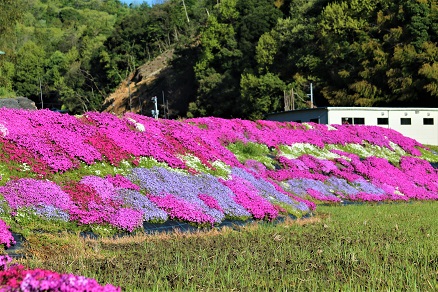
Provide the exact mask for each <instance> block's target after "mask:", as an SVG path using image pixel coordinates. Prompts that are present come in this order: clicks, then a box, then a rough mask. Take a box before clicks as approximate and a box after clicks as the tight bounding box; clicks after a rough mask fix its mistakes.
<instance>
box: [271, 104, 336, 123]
mask: <svg viewBox="0 0 438 292" xmlns="http://www.w3.org/2000/svg"><path fill="white" fill-rule="evenodd" d="M267 120H271V121H278V122H299V123H305V122H317V123H318V124H327V123H328V112H327V109H326V108H314V109H307V110H295V111H287V112H280V113H274V114H269V115H268V116H267Z"/></svg>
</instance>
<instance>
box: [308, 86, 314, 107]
mask: <svg viewBox="0 0 438 292" xmlns="http://www.w3.org/2000/svg"><path fill="white" fill-rule="evenodd" d="M307 96H310V108H313V84H312V83H310V94H307Z"/></svg>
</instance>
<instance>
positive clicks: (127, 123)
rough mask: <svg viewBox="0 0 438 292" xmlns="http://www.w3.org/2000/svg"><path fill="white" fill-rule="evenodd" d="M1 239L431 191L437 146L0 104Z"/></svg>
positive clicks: (388, 134) (260, 214) (330, 129)
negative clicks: (31, 108) (14, 107)
mask: <svg viewBox="0 0 438 292" xmlns="http://www.w3.org/2000/svg"><path fill="white" fill-rule="evenodd" d="M0 130H1V131H0V243H2V244H3V245H4V246H5V247H6V248H7V247H9V246H11V245H13V244H14V238H13V236H12V234H11V230H12V231H14V232H16V233H20V234H26V233H29V232H31V231H35V230H38V231H55V232H60V231H63V230H65V229H66V228H68V229H73V230H77V231H93V232H94V233H97V234H101V235H110V234H115V233H117V232H128V233H131V232H136V231H138V230H141V229H142V226H143V223H144V222H153V223H160V222H165V221H166V220H177V221H184V222H189V223H191V224H193V225H196V226H200V227H208V226H210V227H212V226H215V225H218V224H220V223H221V222H222V221H224V220H227V219H228V220H229V219H231V220H247V219H250V218H251V219H256V220H266V221H272V220H274V219H276V218H279V217H285V216H286V217H287V216H289V215H293V216H295V217H301V216H303V215H306V214H309V213H311V212H312V211H313V210H314V209H315V208H316V205H317V203H320V202H324V203H333V204H339V203H342V202H345V201H360V202H393V201H413V200H437V199H438V170H437V169H436V168H434V167H433V165H435V164H431V163H436V162H438V153H437V151H436V149H435V150H434V149H430V148H428V147H426V146H424V145H421V144H420V143H418V142H416V141H415V140H412V139H410V138H407V137H404V136H402V135H401V134H399V133H397V132H395V131H392V130H390V129H385V128H381V127H373V126H352V125H332V126H326V125H319V124H313V123H307V124H300V123H294V122H287V123H280V122H272V121H257V122H251V121H245V120H239V119H234V120H223V119H218V118H196V119H188V120H183V121H174V120H156V119H152V118H148V117H145V116H140V115H136V114H132V113H128V114H126V115H125V116H124V117H121V118H119V117H116V116H114V115H111V114H104V113H96V112H90V113H86V114H85V115H83V116H78V117H75V116H69V115H66V114H60V113H56V112H52V111H49V110H40V111H24V110H15V109H0Z"/></svg>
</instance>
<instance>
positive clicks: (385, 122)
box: [377, 118, 389, 125]
mask: <svg viewBox="0 0 438 292" xmlns="http://www.w3.org/2000/svg"><path fill="white" fill-rule="evenodd" d="M388 124H389V121H388V118H377V125H388Z"/></svg>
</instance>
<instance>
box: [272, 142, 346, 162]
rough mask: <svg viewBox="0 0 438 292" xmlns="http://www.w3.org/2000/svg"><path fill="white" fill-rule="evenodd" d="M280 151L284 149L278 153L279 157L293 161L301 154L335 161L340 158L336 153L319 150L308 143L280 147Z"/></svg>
mask: <svg viewBox="0 0 438 292" xmlns="http://www.w3.org/2000/svg"><path fill="white" fill-rule="evenodd" d="M280 149H284V150H285V151H282V152H281V153H280V155H281V156H283V157H286V158H289V159H295V158H298V157H300V156H301V155H303V154H310V155H313V156H315V157H316V158H318V159H335V158H339V157H340V156H339V155H338V154H336V153H333V152H331V151H329V149H321V148H319V147H317V146H315V145H313V144H309V143H296V144H293V145H282V146H281V148H280Z"/></svg>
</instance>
